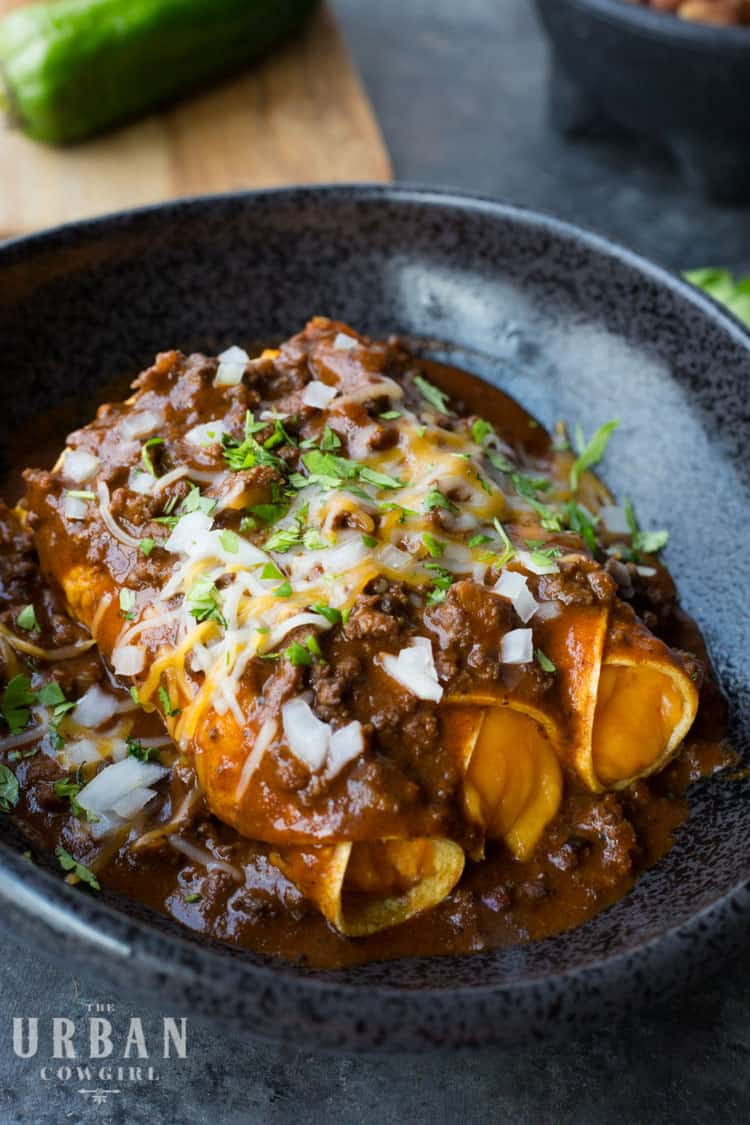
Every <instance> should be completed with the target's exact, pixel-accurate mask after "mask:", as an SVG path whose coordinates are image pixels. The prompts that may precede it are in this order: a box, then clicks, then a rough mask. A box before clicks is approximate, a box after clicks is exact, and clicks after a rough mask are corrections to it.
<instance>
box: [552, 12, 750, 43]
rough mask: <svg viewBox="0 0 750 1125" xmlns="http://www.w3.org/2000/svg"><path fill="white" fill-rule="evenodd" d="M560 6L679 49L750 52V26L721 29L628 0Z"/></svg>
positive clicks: (714, 25)
mask: <svg viewBox="0 0 750 1125" xmlns="http://www.w3.org/2000/svg"><path fill="white" fill-rule="evenodd" d="M557 3H566V4H567V5H568V7H569V8H577V9H579V10H582V11H587V12H590V13H592V14H594V15H596V16H598V17H599V18H600V19H604V20H607V22H609V23H614V24H618V25H620V26H621V27H624V28H627V29H628V30H629V31H632V32H637V33H639V34H642V35H646V36H649V37H650V38H653V39H665V40H669V41H670V42H671V44H672V45H673V46H676V47H677V46H683V47H699V48H705V49H707V50H710V51H711V52H712V53H716V52H717V51H721V50H726V51H728V52H732V53H734V52H738V53H745V52H748V51H750V27H719V26H717V25H716V24H709V23H698V22H694V21H692V20H681V19H679V18H678V17H677V16H675V15H674V14H672V13H671V12H660V11H657V10H656V9H654V8H647V7H642V6H641V5H640V4H631V3H628V0H557Z"/></svg>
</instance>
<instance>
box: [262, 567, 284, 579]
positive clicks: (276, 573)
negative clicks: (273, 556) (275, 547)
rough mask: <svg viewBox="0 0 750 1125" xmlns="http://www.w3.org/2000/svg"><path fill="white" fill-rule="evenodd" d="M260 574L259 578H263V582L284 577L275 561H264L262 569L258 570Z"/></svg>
mask: <svg viewBox="0 0 750 1125" xmlns="http://www.w3.org/2000/svg"><path fill="white" fill-rule="evenodd" d="M260 576H261V578H262V579H263V581H264V582H270V581H272V580H273V579H274V578H283V577H284V575H283V574H282V573H281V571H280V570H279V568H278V567H277V565H276V563H272V562H267V563H266V565H265V566H264V567H263V569H262V570H261V572H260Z"/></svg>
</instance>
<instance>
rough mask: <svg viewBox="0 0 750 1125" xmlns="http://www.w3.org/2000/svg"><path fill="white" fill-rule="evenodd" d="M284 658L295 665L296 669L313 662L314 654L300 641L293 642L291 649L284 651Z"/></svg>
mask: <svg viewBox="0 0 750 1125" xmlns="http://www.w3.org/2000/svg"><path fill="white" fill-rule="evenodd" d="M284 656H285V657H286V658H287V660H288V661H289V663H290V664H294V665H295V666H296V667H302V666H304V665H308V664H312V662H313V658H312V653H311V652H309V650H308V649H307V648H305V646H304V645H301V644H300V643H299V641H292V643H291V644H290V645H289V647H288V648H285V649H284Z"/></svg>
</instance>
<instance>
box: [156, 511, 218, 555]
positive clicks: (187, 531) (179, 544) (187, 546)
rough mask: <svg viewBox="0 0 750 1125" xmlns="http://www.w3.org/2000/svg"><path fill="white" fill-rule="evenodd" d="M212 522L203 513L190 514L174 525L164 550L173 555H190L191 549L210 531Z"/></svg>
mask: <svg viewBox="0 0 750 1125" xmlns="http://www.w3.org/2000/svg"><path fill="white" fill-rule="evenodd" d="M212 523H213V520H212V519H211V517H210V516H207V515H206V513H205V512H190V513H189V514H188V515H187V516H183V517H182V519H181V520H180V521H179V522H178V523H177V524H175V526H174V528H173V530H172V534H171V535H170V536H169V539H167V541H166V543H165V544H164V548H165V550H167V551H170V552H171V553H172V554H174V555H187V554H190V552H191V548H193V547H194V546H195V544H196V542H198V540H199V539H200V538H201V536H202V535H205V533H206V532H207V531H210V530H211V524H212Z"/></svg>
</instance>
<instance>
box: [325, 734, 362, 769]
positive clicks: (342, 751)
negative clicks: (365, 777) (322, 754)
mask: <svg viewBox="0 0 750 1125" xmlns="http://www.w3.org/2000/svg"><path fill="white" fill-rule="evenodd" d="M364 748H365V739H364V735H363V733H362V724H361V723H360V722H359V721H358V720H355V721H354V722H352V723H347V725H346V726H345V727H340V728H339V730H336V731H334V732H333V734H332V735H331V740H330V743H329V746H328V759H327V761H326V777H336V775H337V774H339V773H340V772H341V770H342V769H343V768H344V766H346V765H348V764H349V762H352V761H354V759H355V758H358V757H359V755H360V754H361V753H362V751H363V750H364Z"/></svg>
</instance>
